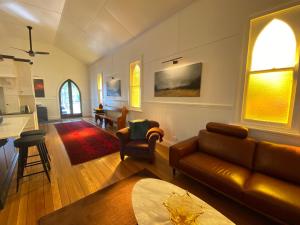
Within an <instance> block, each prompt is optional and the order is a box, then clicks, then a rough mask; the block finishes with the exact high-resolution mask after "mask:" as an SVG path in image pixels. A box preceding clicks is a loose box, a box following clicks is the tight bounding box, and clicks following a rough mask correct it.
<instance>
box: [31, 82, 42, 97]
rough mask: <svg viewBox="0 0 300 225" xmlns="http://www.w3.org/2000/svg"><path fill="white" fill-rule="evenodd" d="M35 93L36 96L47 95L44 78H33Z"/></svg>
mask: <svg viewBox="0 0 300 225" xmlns="http://www.w3.org/2000/svg"><path fill="white" fill-rule="evenodd" d="M33 86H34V95H35V97H36V98H43V97H45V87H44V80H43V79H33Z"/></svg>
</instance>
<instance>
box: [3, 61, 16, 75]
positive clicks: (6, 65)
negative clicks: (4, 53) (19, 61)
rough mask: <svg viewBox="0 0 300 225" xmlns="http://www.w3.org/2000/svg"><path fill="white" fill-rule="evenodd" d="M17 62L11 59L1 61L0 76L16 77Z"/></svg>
mask: <svg viewBox="0 0 300 225" xmlns="http://www.w3.org/2000/svg"><path fill="white" fill-rule="evenodd" d="M16 74H17V73H16V67H15V63H14V61H13V60H11V59H5V60H3V61H0V77H16Z"/></svg>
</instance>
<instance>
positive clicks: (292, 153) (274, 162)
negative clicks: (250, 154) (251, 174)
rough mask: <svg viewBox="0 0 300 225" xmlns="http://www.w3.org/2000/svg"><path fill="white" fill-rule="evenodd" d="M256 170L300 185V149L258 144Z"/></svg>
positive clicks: (265, 143) (272, 144)
mask: <svg viewBox="0 0 300 225" xmlns="http://www.w3.org/2000/svg"><path fill="white" fill-rule="evenodd" d="M254 170H255V171H257V172H260V173H264V174H266V175H269V176H273V177H277V178H280V179H283V180H287V181H290V182H294V183H297V184H300V147H296V146H290V145H281V144H274V143H270V142H266V141H262V142H258V143H257V147H256V152H255V157H254Z"/></svg>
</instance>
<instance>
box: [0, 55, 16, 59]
mask: <svg viewBox="0 0 300 225" xmlns="http://www.w3.org/2000/svg"><path fill="white" fill-rule="evenodd" d="M1 57H2V58H4V59H14V58H15V57H14V56H12V55H1Z"/></svg>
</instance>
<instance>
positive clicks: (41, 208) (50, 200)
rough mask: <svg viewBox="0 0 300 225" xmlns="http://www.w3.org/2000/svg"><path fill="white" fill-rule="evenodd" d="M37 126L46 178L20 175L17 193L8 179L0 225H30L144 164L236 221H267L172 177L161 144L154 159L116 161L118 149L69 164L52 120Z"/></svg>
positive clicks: (190, 182)
mask: <svg viewBox="0 0 300 225" xmlns="http://www.w3.org/2000/svg"><path fill="white" fill-rule="evenodd" d="M43 129H46V130H47V136H46V145H47V147H48V150H49V152H50V155H51V158H52V161H51V165H52V170H51V183H49V182H48V180H47V178H46V177H45V175H44V173H42V174H37V175H34V176H31V177H26V178H24V179H23V181H22V183H21V186H20V190H19V192H18V193H16V180H15V178H14V179H13V181H12V184H11V187H10V191H9V195H8V199H7V202H6V206H5V208H4V209H2V210H1V211H0V225H15V224H18V225H35V224H37V221H38V219H39V218H40V217H41V216H43V215H45V214H48V213H50V212H52V211H54V210H56V209H59V208H61V207H64V206H66V205H68V204H70V203H72V202H75V201H77V200H79V199H81V198H83V197H85V196H87V195H89V194H91V193H93V192H95V191H97V190H99V189H101V188H103V187H105V186H108V185H110V184H112V183H115V182H117V181H119V180H122V179H123V178H125V177H128V176H130V175H131V174H133V173H135V172H137V171H139V170H141V169H143V168H148V169H149V170H151V171H152V172H153V173H155V174H156V175H158V176H159V177H161V178H162V179H164V180H167V181H171V182H173V183H175V184H177V185H179V186H181V187H183V188H186V189H187V190H189V191H190V192H192V193H194V194H195V195H197V196H199V197H201V198H202V199H203V200H205V201H207V202H208V203H209V204H211V205H212V206H213V207H215V208H217V209H218V210H219V211H220V212H222V213H223V214H224V215H225V216H227V217H228V218H230V219H231V220H233V221H234V222H235V223H236V224H249V225H250V224H251V225H253V224H255V225H260V224H273V223H272V222H271V221H270V220H268V219H266V218H264V217H262V216H260V215H258V214H257V213H255V212H253V211H251V210H248V209H247V208H245V207H242V206H240V205H238V204H236V203H234V202H233V201H231V200H228V199H227V198H225V197H223V196H221V195H219V194H218V193H215V192H214V191H212V190H210V189H207V188H206V187H204V186H202V185H200V184H199V183H198V182H195V181H194V180H192V179H190V178H188V177H186V176H184V175H182V174H179V175H177V176H176V178H173V177H172V174H171V169H170V168H169V166H168V149H167V148H165V147H162V146H158V147H157V151H156V161H155V163H154V164H149V163H147V162H143V161H140V160H135V159H132V158H126V159H125V161H123V162H121V161H120V157H119V153H114V154H111V155H108V156H105V157H102V158H99V159H96V160H92V161H89V162H86V163H83V164H79V165H76V166H72V165H71V164H70V161H69V158H68V155H67V153H66V151H65V149H64V145H63V143H62V141H61V139H60V137H59V135H58V134H57V132H56V129H55V127H54V125H53V124H46V125H43ZM32 151H34V149H32ZM30 169H31V171H28V172H33V171H36V170H37V168H30ZM38 169H40V168H38Z"/></svg>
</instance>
